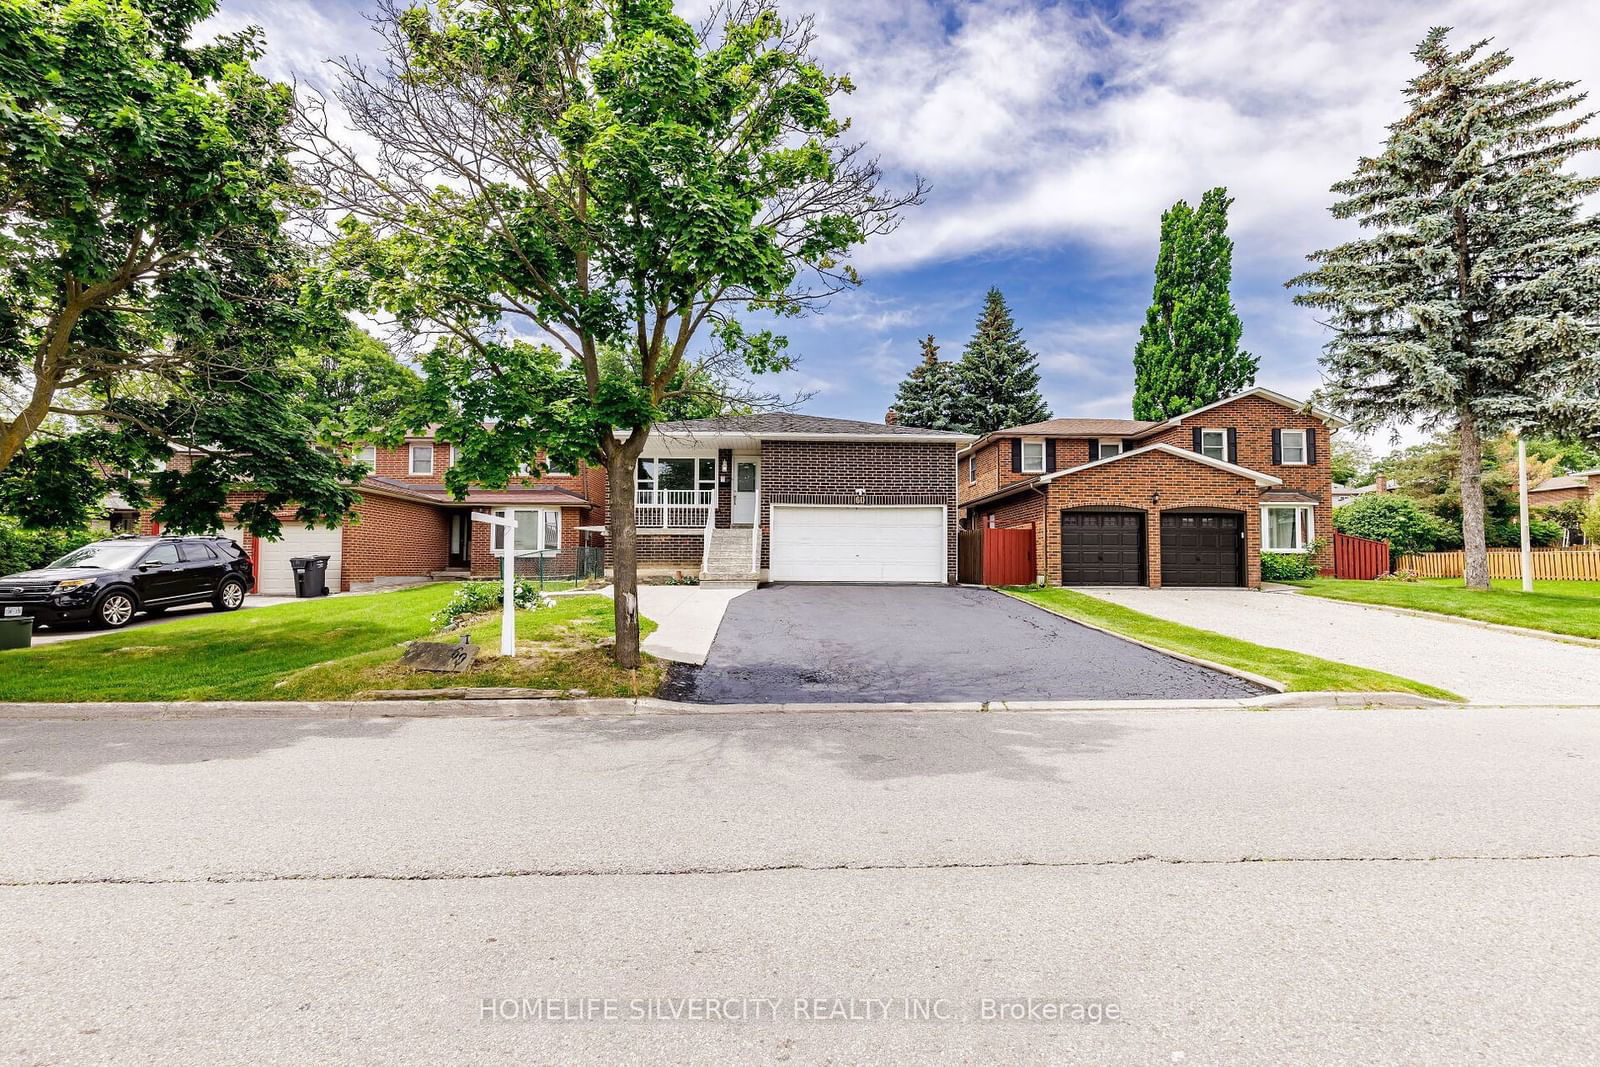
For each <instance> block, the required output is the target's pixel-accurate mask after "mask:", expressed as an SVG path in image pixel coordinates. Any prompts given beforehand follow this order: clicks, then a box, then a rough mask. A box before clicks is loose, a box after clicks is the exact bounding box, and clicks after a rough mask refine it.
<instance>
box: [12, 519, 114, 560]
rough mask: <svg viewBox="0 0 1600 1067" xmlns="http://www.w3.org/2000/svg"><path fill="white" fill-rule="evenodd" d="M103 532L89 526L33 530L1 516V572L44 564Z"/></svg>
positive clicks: (86, 542)
mask: <svg viewBox="0 0 1600 1067" xmlns="http://www.w3.org/2000/svg"><path fill="white" fill-rule="evenodd" d="M100 536H103V535H101V534H96V533H92V532H91V531H89V530H29V529H25V528H24V527H23V526H22V524H21V523H19V522H17V520H15V519H12V518H9V517H6V516H0V574H16V573H17V572H18V571H31V570H33V569H34V568H36V567H43V566H44V565H45V564H46V563H49V562H50V561H51V560H54V559H58V558H60V557H61V556H64V555H66V554H67V553H68V552H71V551H72V550H73V549H75V548H77V547H78V546H79V545H86V544H88V543H89V542H90V541H93V540H94V539H95V538H96V537H100Z"/></svg>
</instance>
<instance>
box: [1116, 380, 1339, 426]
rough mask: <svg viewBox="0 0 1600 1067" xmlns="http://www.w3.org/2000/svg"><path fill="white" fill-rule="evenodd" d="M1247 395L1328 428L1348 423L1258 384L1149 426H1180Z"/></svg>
mask: <svg viewBox="0 0 1600 1067" xmlns="http://www.w3.org/2000/svg"><path fill="white" fill-rule="evenodd" d="M1247 396H1259V397H1260V398H1261V399H1263V400H1270V401H1272V402H1273V403H1274V404H1281V405H1282V406H1284V407H1286V408H1289V409H1290V410H1293V411H1304V412H1306V413H1307V414H1310V415H1313V416H1315V417H1316V418H1318V419H1321V420H1322V424H1323V425H1324V426H1326V427H1328V428H1329V429H1330V430H1337V429H1338V428H1339V427H1341V426H1348V425H1350V422H1349V420H1347V419H1341V418H1340V417H1339V416H1337V415H1335V414H1334V413H1333V412H1331V411H1324V410H1323V409H1322V408H1319V407H1316V406H1315V405H1313V404H1309V403H1307V402H1306V401H1303V400H1296V399H1295V398H1294V397H1292V396H1284V395H1283V394H1282V393H1278V392H1274V391H1273V390H1271V389H1268V388H1266V387H1265V386H1261V385H1258V386H1255V387H1254V388H1251V389H1246V390H1244V391H1243V392H1238V393H1234V394H1233V395H1232V396H1225V397H1223V398H1222V399H1221V400H1217V401H1213V402H1212V403H1210V404H1206V405H1204V406H1203V407H1198V408H1195V409H1194V410H1193V411H1185V412H1184V413H1183V414H1182V415H1174V416H1172V418H1170V419H1167V420H1166V421H1164V422H1158V423H1156V424H1155V425H1153V426H1151V427H1150V429H1151V430H1156V429H1161V428H1165V427H1171V426H1181V425H1183V420H1184V419H1189V418H1193V417H1194V416H1196V415H1200V414H1203V413H1204V412H1207V411H1210V410H1211V409H1212V408H1220V407H1221V406H1222V405H1224V404H1231V403H1233V402H1234V401H1235V400H1243V399H1244V398H1245V397H1247ZM1147 432H1148V431H1147Z"/></svg>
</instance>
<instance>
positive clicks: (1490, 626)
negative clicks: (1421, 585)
mask: <svg viewBox="0 0 1600 1067" xmlns="http://www.w3.org/2000/svg"><path fill="white" fill-rule="evenodd" d="M1289 590H1292V591H1293V593H1294V595H1296V596H1304V597H1310V598H1311V599H1312V600H1331V601H1333V602H1334V603H1335V604H1350V605H1352V606H1354V607H1358V608H1372V609H1373V610H1374V611H1387V612H1389V613H1390V614H1393V615H1410V616H1411V617H1412V618H1415V619H1434V620H1436V621H1438V622H1453V623H1455V624H1457V625H1458V626H1475V627H1477V628H1478V629H1480V630H1499V631H1500V632H1501V633H1507V634H1520V635H1522V636H1523V637H1535V638H1538V639H1539V640H1540V641H1554V642H1555V643H1556V644H1560V645H1582V646H1584V647H1585V648H1600V638H1594V637H1579V636H1578V635H1577V634H1557V633H1551V632H1550V631H1549V630H1535V629H1532V628H1530V627H1527V626H1512V625H1509V624H1508V623H1503V622H1485V621H1483V620H1482V619H1468V618H1465V617H1463V616H1461V615H1446V614H1445V613H1444V612H1442V611H1424V610H1422V609H1421V608H1402V607H1399V606H1397V605H1394V604H1368V603H1365V602H1364V601H1360V600H1346V599H1344V598H1343V597H1336V596H1317V595H1316V594H1315V593H1308V592H1306V591H1305V590H1304V589H1297V588H1294V587H1292V586H1290V587H1285V591H1289Z"/></svg>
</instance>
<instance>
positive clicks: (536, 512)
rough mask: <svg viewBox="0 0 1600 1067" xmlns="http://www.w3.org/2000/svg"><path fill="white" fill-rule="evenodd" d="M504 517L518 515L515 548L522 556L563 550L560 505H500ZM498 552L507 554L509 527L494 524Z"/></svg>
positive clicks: (494, 543)
mask: <svg viewBox="0 0 1600 1067" xmlns="http://www.w3.org/2000/svg"><path fill="white" fill-rule="evenodd" d="M495 514H496V515H499V516H501V517H505V516H515V517H516V520H517V529H516V533H515V535H514V536H513V537H512V541H511V544H512V548H513V550H514V551H515V552H516V554H517V555H519V556H525V555H530V554H532V553H536V552H542V553H553V552H559V551H560V550H561V509H559V508H497V509H496V510H495ZM492 531H493V536H494V541H493V546H492V547H493V549H494V554H495V555H497V556H499V555H503V554H504V553H505V548H506V528H505V527H504V526H495V527H492Z"/></svg>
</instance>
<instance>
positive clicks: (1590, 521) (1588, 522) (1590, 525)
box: [1583, 493, 1600, 545]
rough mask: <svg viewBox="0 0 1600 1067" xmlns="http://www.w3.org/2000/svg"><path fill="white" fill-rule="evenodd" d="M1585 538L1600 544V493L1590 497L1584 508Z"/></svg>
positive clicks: (1593, 543) (1592, 543)
mask: <svg viewBox="0 0 1600 1067" xmlns="http://www.w3.org/2000/svg"><path fill="white" fill-rule="evenodd" d="M1583 539H1584V540H1585V541H1587V542H1589V543H1590V544H1591V545H1600V493H1596V494H1595V495H1594V496H1592V497H1590V498H1589V503H1588V504H1586V505H1585V506H1584V509H1583Z"/></svg>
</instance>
